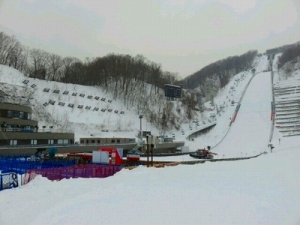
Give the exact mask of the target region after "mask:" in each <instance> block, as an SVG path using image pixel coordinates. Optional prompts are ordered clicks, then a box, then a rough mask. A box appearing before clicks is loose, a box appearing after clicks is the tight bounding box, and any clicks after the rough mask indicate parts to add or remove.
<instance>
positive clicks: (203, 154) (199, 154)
mask: <svg viewBox="0 0 300 225" xmlns="http://www.w3.org/2000/svg"><path fill="white" fill-rule="evenodd" d="M214 155H216V153H213V152H210V151H209V150H206V149H205V148H203V149H198V150H197V151H195V152H192V153H190V156H191V157H193V158H197V159H213V158H214Z"/></svg>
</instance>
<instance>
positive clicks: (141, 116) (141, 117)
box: [139, 115, 143, 139]
mask: <svg viewBox="0 0 300 225" xmlns="http://www.w3.org/2000/svg"><path fill="white" fill-rule="evenodd" d="M139 118H140V138H141V139H142V119H143V115H140V116H139Z"/></svg>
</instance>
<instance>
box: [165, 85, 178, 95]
mask: <svg viewBox="0 0 300 225" xmlns="http://www.w3.org/2000/svg"><path fill="white" fill-rule="evenodd" d="M165 96H166V97H167V98H171V99H173V98H181V87H180V86H176V85H172V84H165Z"/></svg>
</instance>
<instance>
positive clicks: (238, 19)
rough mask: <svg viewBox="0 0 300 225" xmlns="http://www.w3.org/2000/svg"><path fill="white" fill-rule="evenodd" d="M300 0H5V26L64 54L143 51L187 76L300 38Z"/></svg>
mask: <svg viewBox="0 0 300 225" xmlns="http://www.w3.org/2000/svg"><path fill="white" fill-rule="evenodd" d="M299 15H300V2H299V0H284V1H282V0H261V1H258V0H247V1H240V0H152V1H149V0H143V1H138V0H126V1H122V0H114V1H104V0H60V1H48V0H0V30H1V31H4V32H6V33H7V34H9V35H15V36H16V37H17V38H18V39H19V40H20V41H21V42H22V43H23V44H25V45H27V46H30V47H32V48H33V47H35V48H40V49H44V50H46V51H48V52H52V53H57V54H60V55H62V56H70V55H71V56H76V57H78V58H80V59H84V58H85V57H95V56H104V55H106V54H108V53H112V52H113V53H120V54H130V55H132V56H134V55H136V54H142V55H144V56H146V57H147V58H148V59H149V60H151V61H154V62H157V63H160V64H161V65H162V68H163V70H167V71H171V72H178V73H179V77H181V78H182V77H185V76H187V75H191V74H192V73H194V72H196V71H198V70H200V69H201V68H202V67H203V66H205V65H207V64H209V63H211V62H214V61H217V60H219V59H222V58H224V57H227V56H230V55H236V54H242V53H244V52H245V51H248V50H251V49H257V50H259V51H265V50H266V49H268V48H272V47H277V46H279V45H283V44H290V43H293V42H296V41H299V37H300V20H299Z"/></svg>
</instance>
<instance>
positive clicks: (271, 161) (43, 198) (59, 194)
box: [0, 57, 300, 225]
mask: <svg viewBox="0 0 300 225" xmlns="http://www.w3.org/2000/svg"><path fill="white" fill-rule="evenodd" d="M266 65H267V60H266V57H261V58H260V60H258V61H257V66H256V69H257V71H258V72H259V71H262V70H265V69H266ZM298 66H299V64H298ZM3 68H4V69H3V70H2V73H5V75H3V74H2V75H1V76H0V77H1V78H2V77H8V76H7V71H9V70H8V68H7V67H3ZM244 74H246V77H245V78H244V79H243V80H241V81H240V82H238V84H236V85H235V90H236V91H233V92H232V91H231V93H228V91H229V90H230V86H232V85H233V84H234V83H232V82H231V83H229V85H228V87H226V88H225V89H224V90H223V91H224V92H223V93H220V95H219V96H218V99H219V101H222V100H224V99H225V100H226V99H227V98H226V96H228V95H229V96H231V94H232V95H233V96H232V97H233V98H234V99H240V97H241V90H243V89H244V88H245V87H246V86H247V85H245V84H247V83H248V81H249V80H250V79H249V76H250V74H248V73H246V72H245V73H244ZM299 74H300V69H298V70H296V71H294V75H297V76H296V77H295V78H298V77H299ZM11 75H14V76H20V74H18V73H16V72H13V70H10V77H11ZM236 78H241V74H238V75H236V76H235V77H234V78H233V79H232V81H233V82H234V81H235V79H236ZM21 80H23V79H21ZM274 80H275V82H279V83H277V87H281V83H280V82H283V83H284V82H285V81H279V79H278V74H277V73H275V79H274ZM3 81H4V80H3ZM270 81H271V79H270V72H260V73H257V74H256V75H255V76H254V78H253V79H252V81H251V82H250V84H249V86H248V88H247V89H246V92H245V95H244V97H243V98H242V101H241V109H240V111H239V114H238V116H237V119H236V121H235V122H234V123H233V125H232V126H231V128H230V130H229V132H228V134H227V135H226V136H225V139H224V140H223V141H222V142H221V143H220V144H219V145H218V147H217V148H216V149H214V150H216V151H217V152H218V153H221V154H219V155H222V154H226V156H227V154H229V155H228V156H230V157H231V156H237V157H239V156H241V150H243V154H244V155H243V156H245V154H246V153H248V156H249V155H251V154H252V153H253V154H257V153H258V152H261V151H267V152H268V153H269V154H266V155H263V156H260V157H258V158H255V159H251V160H243V161H234V162H213V163H212V162H206V163H204V164H197V165H194V166H191V165H180V166H176V167H165V168H146V167H143V166H140V167H139V168H136V169H134V170H126V169H123V170H121V172H119V173H117V174H115V175H114V176H112V177H109V178H105V179H69V180H66V179H64V180H62V181H59V182H52V181H49V180H47V179H46V178H42V177H37V178H35V179H34V180H33V181H31V182H30V183H29V184H27V185H25V186H22V187H20V188H16V189H11V190H5V191H1V192H0V224H1V225H9V224H24V225H27V224H28V225H29V224H30V225H35V224H45V225H50V224H63V225H66V224H70V225H71V224H245V225H247V224H249V225H250V224H251V225H252V224H293V225H294V224H299V223H300V192H299V186H300V176H299V170H300V164H299V162H298V161H299V160H298V159H299V157H300V151H299V144H300V143H299V136H296V137H289V138H282V137H281V136H280V135H278V132H274V137H273V144H274V146H275V148H274V149H273V153H270V151H269V150H268V149H267V148H266V144H267V142H268V138H269V134H270V129H271V127H270V122H271V121H270V101H271V95H270V91H271V88H270V87H271V84H270ZM18 82H19V81H16V84H18ZM296 82H297V83H299V80H292V81H291V85H296ZM284 85H286V84H284ZM49 86H50V85H49ZM298 96H299V95H298ZM286 97H287V98H288V96H286ZM291 97H292V98H295V97H296V94H294V95H291ZM230 98H231V97H230ZM268 106H269V107H268ZM231 109H233V110H234V109H235V107H234V106H233V107H231V106H230V105H229V106H227V107H226V109H225V112H224V113H222V114H221V116H217V122H218V124H223V128H222V127H220V126H219V127H218V129H213V130H211V131H210V132H209V134H210V135H211V136H214V137H215V139H218V140H219V139H220V137H221V136H224V130H228V122H229V121H228V116H229V115H230V114H231V113H232V110H231ZM228 113H229V114H228ZM132 115H133V116H134V117H135V116H136V115H135V114H132ZM186 128H187V129H185V131H186V132H187V131H188V127H186ZM246 135H247V136H248V140H245V139H244V137H245V136H246ZM205 137H206V138H207V139H205ZM279 137H281V138H282V140H281V143H279V142H278V138H279ZM194 142H195V143H197V144H198V146H200V145H201V146H200V147H202V144H204V143H205V144H207V143H209V142H211V139H210V136H209V135H208V136H207V135H204V137H202V138H197V139H196V140H195V141H194ZM242 142H244V148H243V146H240V143H242ZM251 142H253V143H251ZM187 145H189V146H191V147H192V146H193V145H192V143H190V142H187ZM237 146H239V148H237ZM249 146H250V148H249ZM254 151H257V152H256V153H254ZM178 160H179V161H180V160H181V157H180V156H179V157H177V161H178ZM185 160H186V159H185Z"/></svg>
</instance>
